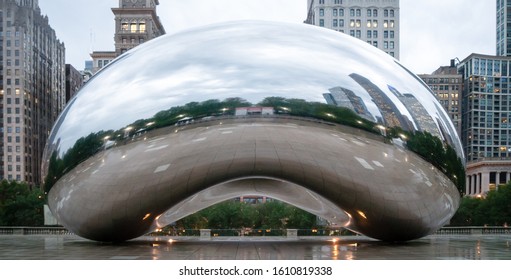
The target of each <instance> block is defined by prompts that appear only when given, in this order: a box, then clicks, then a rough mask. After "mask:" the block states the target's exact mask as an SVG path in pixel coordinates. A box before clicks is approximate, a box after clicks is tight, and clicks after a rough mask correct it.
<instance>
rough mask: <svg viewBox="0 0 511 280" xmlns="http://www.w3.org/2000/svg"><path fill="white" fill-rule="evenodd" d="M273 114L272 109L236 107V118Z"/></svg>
mask: <svg viewBox="0 0 511 280" xmlns="http://www.w3.org/2000/svg"><path fill="white" fill-rule="evenodd" d="M273 114H274V109H273V107H238V108H236V113H235V115H236V116H252V115H260V116H261V115H263V116H270V115H273Z"/></svg>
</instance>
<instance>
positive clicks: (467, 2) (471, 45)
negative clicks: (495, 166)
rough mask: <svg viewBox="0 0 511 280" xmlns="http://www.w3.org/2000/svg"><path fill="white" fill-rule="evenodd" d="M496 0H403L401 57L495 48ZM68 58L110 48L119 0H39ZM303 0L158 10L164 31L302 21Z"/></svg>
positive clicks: (197, 2) (416, 63) (434, 61)
mask: <svg viewBox="0 0 511 280" xmlns="http://www.w3.org/2000/svg"><path fill="white" fill-rule="evenodd" d="M495 2H496V1H495V0H484V1H481V0H401V1H400V8H401V19H400V20H401V28H400V31H401V46H400V47H401V59H400V60H401V63H402V64H403V65H404V66H406V67H407V68H408V69H410V70H411V71H412V72H414V73H417V74H424V73H431V72H433V71H434V70H436V69H437V68H438V67H439V66H443V65H448V64H449V62H450V60H451V59H453V58H456V57H457V58H458V59H459V60H463V59H464V58H466V57H467V56H468V55H470V54H471V53H481V54H489V55H494V54H495V5H496V3H495ZM39 5H40V7H41V10H42V13H43V14H45V15H48V17H49V19H50V24H51V26H52V27H53V29H55V31H56V33H57V36H58V38H59V39H60V40H61V41H63V42H64V43H65V45H66V60H67V63H70V64H72V65H73V66H74V67H75V68H77V69H78V70H81V69H83V67H84V63H85V60H90V56H89V54H90V53H91V51H92V50H97V51H113V50H114V40H113V36H114V16H113V13H112V11H111V8H112V7H118V5H119V1H118V0H72V1H70V0H39ZM306 6H307V0H256V1H254V0H160V5H159V6H158V9H157V13H158V15H159V17H160V19H161V21H162V22H163V25H164V27H165V29H166V31H167V34H172V33H176V32H181V31H184V30H186V29H187V28H191V27H197V26H202V25H207V24H211V23H217V22H222V21H230V20H242V19H255V20H257V19H260V20H272V21H284V22H295V23H303V21H304V19H305V18H306V13H307V7H306Z"/></svg>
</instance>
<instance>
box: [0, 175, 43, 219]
mask: <svg viewBox="0 0 511 280" xmlns="http://www.w3.org/2000/svg"><path fill="white" fill-rule="evenodd" d="M43 206H44V195H43V192H42V191H41V190H40V189H39V188H34V189H30V187H29V186H28V185H27V184H25V183H17V182H15V181H6V180H3V181H2V182H1V183H0V225H2V226H41V225H43V224H44V213H43Z"/></svg>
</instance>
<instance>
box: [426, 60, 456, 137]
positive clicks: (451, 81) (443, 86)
mask: <svg viewBox="0 0 511 280" xmlns="http://www.w3.org/2000/svg"><path fill="white" fill-rule="evenodd" d="M419 77H420V78H421V79H422V80H423V81H424V82H425V83H426V84H427V85H428V86H429V87H430V88H431V90H432V91H433V92H434V93H435V96H436V98H437V99H438V100H439V101H440V104H442V106H443V107H444V109H445V111H446V112H447V113H448V114H449V116H450V117H451V120H452V122H453V123H454V126H455V127H456V131H457V132H458V135H461V88H462V78H461V75H460V74H458V68H457V67H456V62H455V60H451V64H450V65H449V66H441V67H439V68H438V69H437V70H435V71H434V72H433V73H431V74H421V75H419Z"/></svg>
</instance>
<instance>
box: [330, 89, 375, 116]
mask: <svg viewBox="0 0 511 280" xmlns="http://www.w3.org/2000/svg"><path fill="white" fill-rule="evenodd" d="M329 91H330V93H324V94H323V97H325V100H326V102H327V103H328V104H330V105H334V106H338V107H345V108H348V109H351V110H353V111H355V112H356V113H357V114H358V115H359V116H361V117H363V118H365V119H367V120H369V121H374V120H375V119H374V117H373V116H372V115H371V113H370V112H369V110H368V109H367V107H366V105H365V103H364V100H362V98H361V97H359V96H357V95H356V94H355V93H354V92H353V91H351V90H349V89H347V88H343V87H340V86H339V87H334V88H331V89H329Z"/></svg>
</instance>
